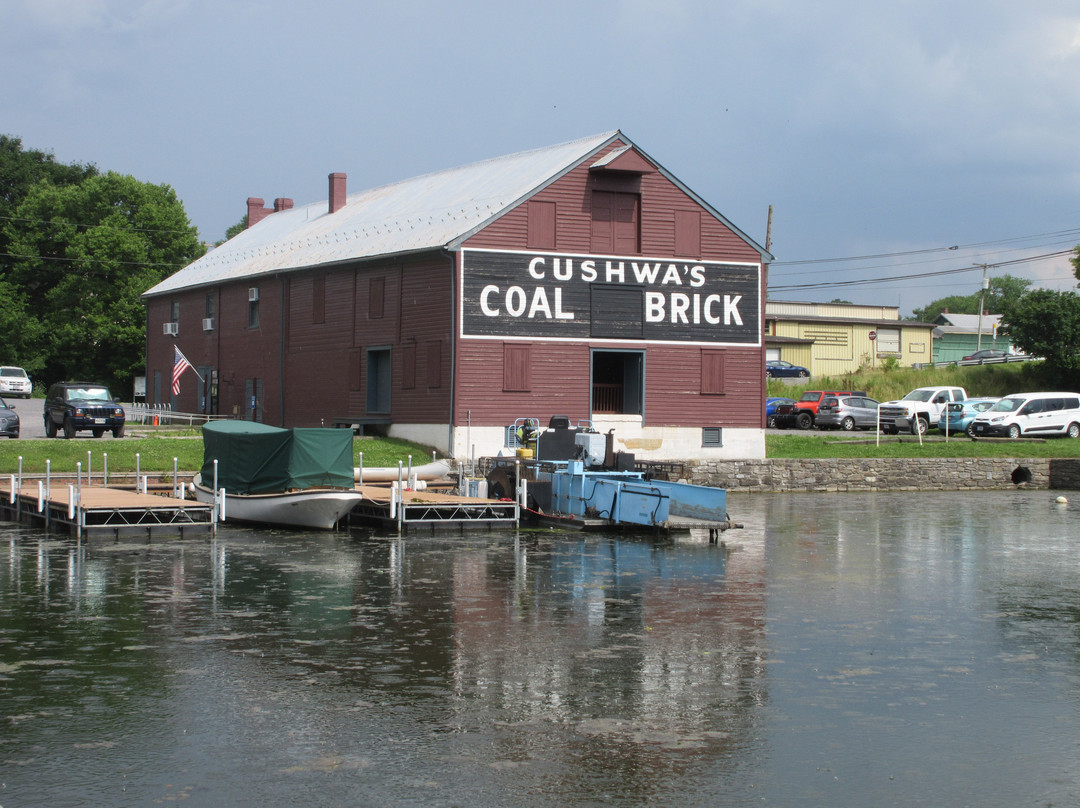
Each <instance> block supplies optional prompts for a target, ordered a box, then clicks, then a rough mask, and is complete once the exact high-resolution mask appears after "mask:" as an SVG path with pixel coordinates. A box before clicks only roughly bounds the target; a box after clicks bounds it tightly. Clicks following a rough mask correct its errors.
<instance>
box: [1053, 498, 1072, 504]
mask: <svg viewBox="0 0 1080 808" xmlns="http://www.w3.org/2000/svg"><path fill="white" fill-rule="evenodd" d="M1054 502H1056V503H1057V504H1058V505H1068V504H1069V500H1068V499H1066V498H1065V497H1058V498H1057V499H1055V500H1054Z"/></svg>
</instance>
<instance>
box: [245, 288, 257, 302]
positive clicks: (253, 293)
mask: <svg viewBox="0 0 1080 808" xmlns="http://www.w3.org/2000/svg"><path fill="white" fill-rule="evenodd" d="M258 299H259V287H258V286H252V287H251V288H250V289H248V302H249V303H254V302H255V301H256V300H258Z"/></svg>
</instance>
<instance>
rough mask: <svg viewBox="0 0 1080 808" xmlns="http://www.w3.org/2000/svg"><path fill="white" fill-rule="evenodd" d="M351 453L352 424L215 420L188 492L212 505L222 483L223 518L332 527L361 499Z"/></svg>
mask: <svg viewBox="0 0 1080 808" xmlns="http://www.w3.org/2000/svg"><path fill="white" fill-rule="evenodd" d="M352 458H353V450H352V432H351V431H349V430H344V429H304V428H295V429H281V428H278V427H272V426H267V425H266V424H259V423H252V422H250V421H213V422H211V423H208V424H206V425H205V426H203V465H202V468H201V469H200V470H199V473H198V474H196V475H195V478H194V480H193V482H192V486H191V487H192V493H193V494H194V495H195V498H196V499H197V500H198V501H199V502H206V503H210V504H213V503H214V502H215V498H214V489H215V488H216V489H218V490H219V491H220V490H221V489H224V490H225V514H224V516H225V520H226V521H237V522H256V523H258V524H263V525H271V526H284V527H299V528H316V529H321V530H329V529H332V528H333V527H335V526H336V525H337V524H338V522H339V521H340V520H341V518H342V517H344V516H345V515H346V514H348V513H349V511H351V510H352V509H353V508H354V507H356V505H358V504H359V503H360V501H361V500H362V499H363V498H364V495H363V494H362V493H360V491H358V490H356V487H355V485H354V483H353V465H352Z"/></svg>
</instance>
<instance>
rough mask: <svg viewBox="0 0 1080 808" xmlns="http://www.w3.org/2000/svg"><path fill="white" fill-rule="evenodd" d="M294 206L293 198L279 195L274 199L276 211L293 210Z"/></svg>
mask: <svg viewBox="0 0 1080 808" xmlns="http://www.w3.org/2000/svg"><path fill="white" fill-rule="evenodd" d="M292 206H293V201H292V200H291V199H285V198H283V197H280V196H279V197H278V198H277V199H275V200H274V213H278V212H279V211H283V210H292Z"/></svg>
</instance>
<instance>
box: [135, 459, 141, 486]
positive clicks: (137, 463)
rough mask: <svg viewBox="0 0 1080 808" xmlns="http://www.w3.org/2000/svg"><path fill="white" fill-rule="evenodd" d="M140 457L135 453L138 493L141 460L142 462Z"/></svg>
mask: <svg viewBox="0 0 1080 808" xmlns="http://www.w3.org/2000/svg"><path fill="white" fill-rule="evenodd" d="M139 455H140V453H139V452H136V453H135V490H136V491H138V490H139V460H140V457H139Z"/></svg>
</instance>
